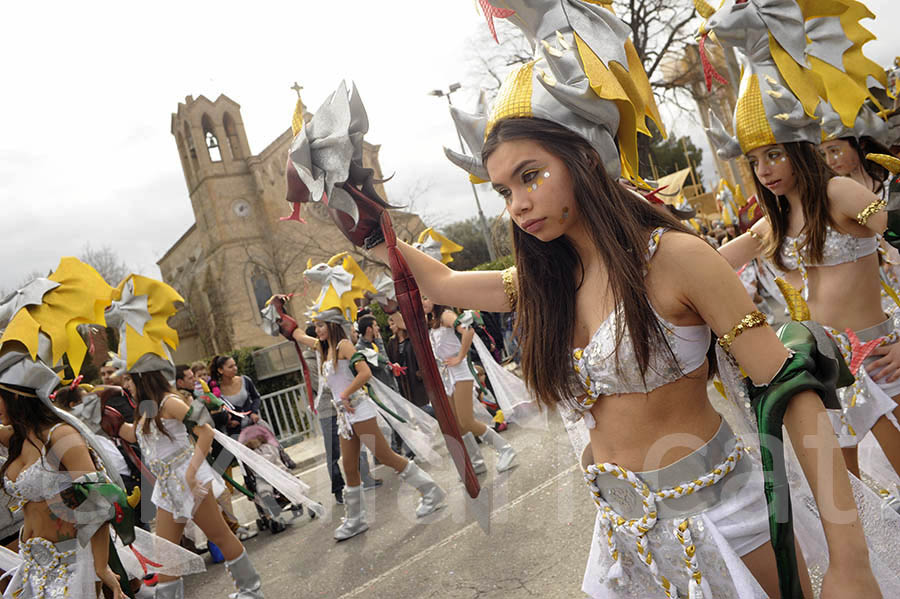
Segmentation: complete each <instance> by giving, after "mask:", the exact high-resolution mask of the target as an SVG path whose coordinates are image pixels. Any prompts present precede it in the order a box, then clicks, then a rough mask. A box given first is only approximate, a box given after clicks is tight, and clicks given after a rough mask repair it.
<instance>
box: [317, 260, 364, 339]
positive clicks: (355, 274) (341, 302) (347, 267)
mask: <svg viewBox="0 0 900 599" xmlns="http://www.w3.org/2000/svg"><path fill="white" fill-rule="evenodd" d="M303 276H305V277H306V278H307V279H309V280H310V281H312V282H314V283H318V284H320V285H321V286H322V290H321V291H320V292H319V297H318V298H316V301H315V302H314V303H313V305H312V308H311V309H310V312H309V315H310V317H311V318H312V320H318V321H321V322H332V323H334V324H338V325H341V327H342V328H343V329H344V332H346V333H347V334H348V335H349V333H350V326H351V323H353V322H355V321H356V312H357V307H356V300H358V299H362V298H363V297H365V294H366V292H369V293H373V294H374V293H376V290H375V287H373V286H372V283H371V282H370V281H369V277H367V276H366V273H364V272H363V271H362V269H361V268H360V267H359V264H357V263H356V260H354V259H353V256H351V255H350V254H348V253H347V252H342V253H340V254H337V255H336V256H332V257H331V258H330V259H329V260H328V262H322V263H319V264H316V265H315V266H313V265H312V261H311V260H310V261H309V263H308V264H307V269H306V271H305V272H304V273H303Z"/></svg>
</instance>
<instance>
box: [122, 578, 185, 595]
mask: <svg viewBox="0 0 900 599" xmlns="http://www.w3.org/2000/svg"><path fill="white" fill-rule="evenodd" d="M126 584H127V582H126ZM153 590H154V591H155V592H154V595H153V596H154V597H155V598H156V599H184V580H183V579H181V578H179V579H178V580H171V581H169V582H160V583H158V584H157V585H156V587H154V589H153Z"/></svg>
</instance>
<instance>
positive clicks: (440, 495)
mask: <svg viewBox="0 0 900 599" xmlns="http://www.w3.org/2000/svg"><path fill="white" fill-rule="evenodd" d="M400 478H401V479H402V480H403V482H405V483H407V484H409V485H411V486H413V487H415V489H416V490H417V491H418V492H419V493H421V494H422V498H421V499H420V500H419V504H418V505H417V506H416V517H417V518H424V517H425V516H427V515H428V514H431V513H433V512H435V511H437V510H438V509H440V508H441V507H443V502H444V498H445V497H446V496H447V493H446V492H444V490H443V489H441V488H440V487H439V486H438V485H437V483H436V482H434V479H433V478H431V475H429V474H428V473H427V472H425V471H424V470H422V469H421V468H419V466H418V465H416V463H415V462H413V461H412V460H410V461H409V462H408V463H407V464H406V468H404V469H403V472H401V473H400ZM345 498H346V495H345Z"/></svg>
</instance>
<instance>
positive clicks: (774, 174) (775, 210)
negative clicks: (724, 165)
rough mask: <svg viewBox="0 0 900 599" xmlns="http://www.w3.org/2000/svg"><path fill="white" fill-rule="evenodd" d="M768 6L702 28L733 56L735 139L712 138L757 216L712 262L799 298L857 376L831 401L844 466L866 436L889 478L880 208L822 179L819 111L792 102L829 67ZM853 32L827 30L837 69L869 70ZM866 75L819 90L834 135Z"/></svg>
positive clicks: (868, 195) (894, 391) (796, 10)
mask: <svg viewBox="0 0 900 599" xmlns="http://www.w3.org/2000/svg"><path fill="white" fill-rule="evenodd" d="M845 4H848V5H851V6H850V7H849V8H848V9H847V10H848V11H856V12H855V13H853V14H856V16H857V17H861V16H864V15H863V14H862V13H860V12H859V7H860V6H861V5H860V4H859V3H858V2H846V3H845ZM776 8H778V10H776V9H775V8H773V9H772V10H770V11H761V10H757V9H756V8H755V7H750V8H749V9H746V10H745V9H743V8H737V7H736V6H735V5H733V3H726V4H725V5H724V6H723V7H722V8H721V9H719V10H718V11H717V12H715V14H713V15H712V16H710V18H709V20H708V21H707V23H706V24H705V26H704V29H705V30H706V31H710V32H715V34H716V36H717V38H718V39H719V40H720V41H722V42H724V43H728V44H731V45H734V46H736V47H738V49H739V50H740V51H741V53H742V61H743V64H744V70H743V72H744V76H743V79H742V81H741V88H740V93H739V98H738V103H737V106H736V109H735V114H734V130H735V131H736V134H737V139H732V138H730V137H728V136H727V134H724V133H723V130H722V128H721V124H719V123H717V122H715V120H714V131H713V137H714V139H715V140H717V144H718V146H719V149H718V154H719V156H720V157H721V158H723V159H730V158H735V157H737V156H739V155H741V154H743V155H745V156H746V157H747V158H748V159H749V161H750V165H751V167H752V169H753V171H754V177H755V180H756V185H757V194H758V197H760V198H761V203H762V205H763V207H764V209H765V214H766V218H764V219H762V220H760V221H758V222H757V223H756V224H755V225H754V226H753V227H752V228H751V229H750V230H749V231H748V232H747V233H745V234H744V235H742V236H741V237H739V238H738V239H736V240H735V241H733V242H732V243H729V244H727V245H725V246H723V247H722V248H721V250H720V252H721V254H722V255H723V256H725V258H726V259H727V260H728V261H729V262H730V263H731V265H732V266H733V267H735V268H740V267H741V266H742V265H744V264H746V263H747V262H749V261H750V260H752V259H753V258H757V257H765V258H766V259H767V260H768V261H769V262H771V263H772V264H773V266H774V269H775V270H776V272H777V273H778V274H783V276H784V278H785V279H786V281H787V282H788V283H790V284H791V285H792V286H793V287H795V288H797V289H799V290H800V291H801V293H802V295H803V297H804V299H806V300H807V301H808V303H809V309H810V311H811V313H812V317H813V319H814V320H815V321H816V322H818V323H820V324H822V325H824V326H825V327H826V329H827V330H828V332H829V333H830V334H831V335H832V337H834V338H835V339H836V340H837V341H838V345H839V347H840V348H841V351H842V353H843V355H844V359H845V361H846V363H847V364H848V365H850V366H851V370H852V371H853V374H854V375H855V376H856V381H855V383H854V384H853V386H851V387H849V388H848V389H845V390H842V391H841V393H840V397H841V410H839V411H838V410H836V411H834V412H832V413H831V414H832V417H833V420H834V426H835V432H836V433H837V434H838V438H839V440H840V443H841V447H842V448H843V449H844V458H845V460H846V462H847V466H848V467H849V468H850V470H851V471H852V472H853V473H854V474H856V475H858V474H859V465H858V462H857V452H856V446H857V445H858V443H859V442H860V440H862V438H863V437H865V436H866V434H868V432H869V431H870V430H871V431H872V432H873V433H874V435H875V437H876V438H877V439H878V441H879V443H880V444H881V446H882V448H883V449H884V451H885V453H886V454H887V457H888V459H889V460H890V462H891V464H893V467H894V469H895V470H898V469H900V429H898V427H897V425H896V415H897V414H900V410H898V408H897V403H896V400H895V398H896V397H897V396H900V382H897V381H896V378H897V377H896V376H894V375H895V374H897V372H896V371H897V370H898V369H900V345H898V344H897V339H898V337H897V333H896V332H895V331H894V323H893V320H892V319H891V318H888V317H887V316H886V315H885V314H884V310H883V307H882V301H881V288H882V287H881V276H880V272H879V263H878V255H877V248H878V235H879V234H881V233H882V232H883V231H885V229H886V228H887V222H888V221H887V214H886V213H885V212H884V210H883V208H884V207H885V201H884V200H882V199H881V198H879V197H877V196H876V195H874V194H873V193H872V191H870V190H869V189H866V188H865V187H863V186H862V185H860V184H859V183H857V182H856V181H853V180H851V179H849V178H844V177H833V176H832V173H831V171H830V170H829V169H828V166H827V165H826V164H825V161H824V160H823V159H822V157H821V156H820V155H819V153H818V152H817V151H816V148H815V146H816V144H818V142H819V141H820V140H821V135H822V134H821V129H820V125H819V118H818V115H819V114H821V111H822V108H821V107H820V106H818V105H817V104H816V103H815V102H812V101H810V99H809V98H808V97H806V96H803V95H802V93H801V92H805V91H806V88H805V87H803V84H804V83H806V84H812V83H815V82H816V81H817V79H816V78H817V77H818V78H819V79H818V80H822V79H826V80H828V81H830V80H831V77H837V75H836V74H835V73H834V67H831V66H829V65H828V64H827V63H823V62H822V61H821V60H819V59H817V58H816V56H815V53H814V52H815V51H816V50H818V49H820V46H818V45H817V40H818V39H819V37H818V36H820V35H821V34H822V32H821V31H819V30H818V29H812V30H810V31H807V33H806V35H807V36H809V37H810V39H811V40H812V41H811V42H810V44H809V46H810V47H809V49H808V50H804V47H803V44H804V43H805V37H804V35H803V29H802V27H803V23H804V19H803V13H802V12H801V9H800V6H798V5H796V4H793V3H781V4H780V5H779V6H778V7H776ZM862 10H864V7H863V9H862ZM795 17H796V18H797V19H799V20H797V21H795V20H794V18H795ZM834 23H839V21H833V22H832V24H834ZM820 25H821V24H820ZM791 27H794V28H797V29H799V34H800V36H801V37H800V41H801V42H803V43H801V44H800V46H799V47H798V46H797V38H796V37H795V35H794V34H797V31H792V30H791ZM860 32H862V33H860ZM864 33H867V32H866V31H865V30H864V29H861V28H860V27H859V26H858V24H855V23H854V27H853V28H850V29H849V33H847V34H844V32H843V30H838V31H837V32H834V31H832V32H830V35H837V34H843V35H844V38H845V39H847V41H848V44H847V50H846V53H847V54H848V55H849V54H853V53H857V54H858V55H859V57H860V58H861V59H862V60H855V61H849V60H848V61H847V62H848V64H851V65H853V66H858V65H859V64H864V65H867V66H868V65H869V63H868V62H866V61H865V59H864V57H862V54H861V45H862V43H863V42H864V41H866V40H867V39H868V38H867V37H865V36H864V35H863V34H864ZM847 35H851V36H852V37H851V38H847ZM760 39H764V40H766V39H768V40H771V42H770V43H769V44H767V45H766V46H765V50H760V48H761V47H762V46H761V45H760V42H759V40H760ZM798 52H799V55H798V56H799V57H800V58H803V57H804V56H806V58H807V59H808V60H809V64H810V65H811V67H812V68H811V69H809V70H807V71H804V72H803V73H801V74H797V73H796V72H795V71H794V70H792V69H791V68H790V66H789V65H790V64H791V63H790V60H794V59H793V58H791V57H793V56H794V54H795V53H798ZM871 65H873V66H871V70H870V71H865V70H858V71H851V72H849V73H846V74H845V73H841V74H840V79H841V81H843V84H842V86H841V88H840V89H830V90H829V96H828V97H829V101H830V103H831V106H832V108H833V109H834V110H835V118H837V119H838V120H840V121H842V122H843V123H844V126H845V127H846V126H847V125H846V123H847V122H849V126H853V124H854V123H855V121H856V120H857V116H858V114H859V111H860V109H861V108H862V101H863V100H864V99H865V98H866V96H867V94H868V90H867V88H866V87H865V83H866V78H867V75H872V76H876V77H877V76H878V74H879V73H881V75H882V77H883V72H882V71H881V70H880V69H878V68H877V65H874V63H871ZM829 69H831V70H829ZM876 71H877V72H876ZM810 82H812V83H810ZM794 90H800V92H795V91H794ZM796 93H801V95H795V94H796ZM839 108H840V109H841V110H840V111H838V109H839ZM810 111H812V112H810Z"/></svg>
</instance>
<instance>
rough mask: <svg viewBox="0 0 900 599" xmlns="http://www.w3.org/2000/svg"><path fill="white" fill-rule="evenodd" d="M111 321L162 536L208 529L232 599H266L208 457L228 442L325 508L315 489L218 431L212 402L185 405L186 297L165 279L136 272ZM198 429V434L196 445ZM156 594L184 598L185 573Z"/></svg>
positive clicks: (253, 465)
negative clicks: (176, 321) (223, 507)
mask: <svg viewBox="0 0 900 599" xmlns="http://www.w3.org/2000/svg"><path fill="white" fill-rule="evenodd" d="M114 297H115V301H113V302H112V305H111V306H110V308H109V309H108V310H107V315H106V318H107V323H108V324H109V325H110V326H114V327H116V328H117V329H118V330H119V342H120V345H119V355H120V356H121V357H122V359H123V360H125V364H126V375H125V376H124V386H125V388H126V389H127V390H128V391H129V392H130V393H131V394H132V396H133V397H134V398H135V399H136V400H137V402H138V409H137V411H136V412H135V422H134V423H130V424H129V423H126V424H123V425H122V427H121V429H120V431H119V434H120V436H122V437H123V438H124V439H126V440H128V441H132V442H134V441H135V439H136V440H137V442H138V443H139V445H140V448H141V454H142V456H143V458H144V461H145V462H146V464H147V465H148V466H149V468H150V470H151V471H152V472H153V474H154V475H155V477H156V484H155V486H154V488H153V497H152V499H153V503H154V505H156V507H157V518H156V534H157V535H159V536H160V537H162V538H163V539H167V540H169V541H172V542H175V543H177V542H178V541H179V540H180V539H181V536H182V533H183V532H184V528H185V524H186V523H187V521H188V520H193V522H194V523H195V524H196V525H197V526H198V527H199V528H200V529H201V530H202V531H203V533H204V534H205V535H206V536H207V538H209V539H210V540H211V541H212V542H213V543H215V544H216V546H218V547H219V549H220V550H221V552H222V554H223V555H224V556H225V560H226V561H225V567H226V569H227V570H228V572H229V574H230V575H231V578H232V580H233V581H234V585H235V587H236V588H237V592H235V593H232V594H231V595H230V597H231V598H232V599H261V598H262V597H263V592H262V581H261V580H260V577H259V574H258V573H257V572H256V569H255V568H254V567H253V564H252V563H251V562H250V558H249V556H248V555H247V552H246V550H245V549H244V546H243V545H242V544H241V542H240V541H239V540H238V538H237V537H236V536H235V535H234V533H233V532H232V531H231V529H230V528H229V527H228V525H227V524H226V523H225V520H224V518H223V517H222V512H221V511H220V510H219V507H218V505H217V503H216V497H217V496H218V495H220V494H221V493H223V492H224V489H225V485H224V481H222V479H221V477H219V476H218V475H217V474H216V473H215V472H214V471H213V469H212V468H211V467H210V465H209V464H208V463H207V462H206V455H207V453H209V450H210V447H211V445H212V441H213V439H214V438H215V440H216V441H218V442H219V443H221V444H222V446H223V447H224V448H225V449H226V450H227V451H229V452H230V453H231V454H232V455H234V456H235V457H237V459H238V460H240V461H241V462H243V463H244V464H246V465H247V466H248V467H249V468H250V469H252V470H253V471H254V472H256V473H257V474H258V475H260V476H261V477H263V478H264V479H265V480H267V481H269V482H270V483H271V484H272V485H274V486H275V487H276V488H278V489H279V490H280V491H282V492H283V493H284V494H285V495H286V496H288V497H289V499H290V500H291V501H292V502H295V503H304V504H306V505H307V507H310V508H311V509H314V510H319V511H320V512H321V507H320V506H318V504H316V503H315V502H313V501H312V500H310V499H309V498H308V497H306V495H305V493H306V492H307V490H308V486H307V485H304V484H303V483H301V482H300V481H299V480H297V479H295V478H294V477H292V476H290V475H289V474H287V473H285V472H282V471H281V470H279V469H278V468H275V467H274V466H272V465H271V464H269V463H268V461H267V460H265V459H264V458H262V457H261V456H258V455H257V454H255V453H253V451H252V450H251V449H249V448H248V447H245V446H244V445H241V444H240V443H238V442H237V441H236V440H234V439H232V438H231V437H229V436H228V435H225V434H224V433H222V432H220V431H215V430H214V429H213V428H212V426H211V424H212V417H211V416H210V415H209V411H208V410H207V409H206V406H205V404H204V402H203V401H202V400H200V399H195V400H194V401H193V402H192V403H191V404H190V405H188V404H187V403H185V402H184V401H183V400H182V399H181V396H180V395H179V394H177V392H176V391H175V390H174V388H172V386H171V383H170V381H173V380H174V379H175V365H174V364H173V363H172V359H171V351H172V350H174V349H175V348H176V347H177V344H178V335H177V333H176V332H175V330H174V329H172V328H171V327H169V325H168V324H167V322H166V321H167V319H168V318H169V317H171V316H172V315H174V314H175V311H176V309H177V308H176V304H177V303H179V302H182V301H183V300H182V298H181V296H179V295H178V293H177V292H176V291H175V290H174V289H172V288H171V287H169V286H168V285H166V284H164V283H161V282H159V281H156V280H153V279H149V278H147V277H142V276H140V275H130V276H129V277H127V278H126V279H125V280H123V281H122V282H121V283H120V284H119V286H118V288H117V289H116V290H115V294H114ZM189 433H190V434H193V435H194V436H195V438H196V443H192V442H191V437H190V436H189ZM156 596H157V597H159V598H165V599H181V598H183V597H184V582H183V580H182V578H181V577H174V576H160V582H159V584H158V585H157V587H156Z"/></svg>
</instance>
